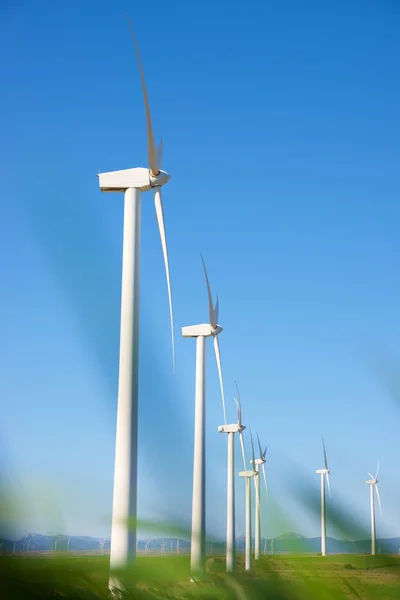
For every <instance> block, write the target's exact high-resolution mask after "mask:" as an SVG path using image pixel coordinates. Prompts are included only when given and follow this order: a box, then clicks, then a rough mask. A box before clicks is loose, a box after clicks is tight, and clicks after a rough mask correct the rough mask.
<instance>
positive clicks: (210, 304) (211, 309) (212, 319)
mask: <svg viewBox="0 0 400 600" xmlns="http://www.w3.org/2000/svg"><path fill="white" fill-rule="evenodd" d="M200 256H201V260H202V263H203V267H204V275H205V276H206V283H207V294H208V310H209V313H210V324H211V327H212V328H213V329H215V328H216V326H217V323H216V321H215V314H214V306H213V301H212V295H211V288H210V282H209V281H208V275H207V269H206V265H205V262H204V258H203V255H202V254H200Z"/></svg>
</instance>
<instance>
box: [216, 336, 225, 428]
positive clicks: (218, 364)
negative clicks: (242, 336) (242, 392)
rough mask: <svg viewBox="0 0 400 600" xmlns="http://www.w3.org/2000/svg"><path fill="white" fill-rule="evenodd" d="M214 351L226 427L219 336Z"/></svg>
mask: <svg viewBox="0 0 400 600" xmlns="http://www.w3.org/2000/svg"><path fill="white" fill-rule="evenodd" d="M214 351H215V360H216V361H217V369H218V375H219V385H220V387H221V398H222V408H223V411H224V424H225V425H226V408H225V393H224V382H223V379H222V369H221V356H220V353H219V344H218V336H216V335H214Z"/></svg>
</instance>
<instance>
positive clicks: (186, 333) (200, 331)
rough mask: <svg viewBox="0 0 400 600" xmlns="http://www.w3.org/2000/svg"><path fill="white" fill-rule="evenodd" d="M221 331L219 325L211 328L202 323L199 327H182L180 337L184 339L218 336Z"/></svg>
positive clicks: (207, 324)
mask: <svg viewBox="0 0 400 600" xmlns="http://www.w3.org/2000/svg"><path fill="white" fill-rule="evenodd" d="M221 331H223V328H222V327H220V326H219V325H217V326H216V327H213V326H212V325H210V324H209V323H203V324H201V325H188V326H187V327H182V336H183V337H186V338H195V337H200V336H203V337H211V336H212V335H219V334H220V333H221Z"/></svg>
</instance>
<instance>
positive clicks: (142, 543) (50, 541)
mask: <svg viewBox="0 0 400 600" xmlns="http://www.w3.org/2000/svg"><path fill="white" fill-rule="evenodd" d="M236 545H237V549H238V550H239V551H240V550H244V547H245V539H244V536H242V537H238V538H237V539H236ZM376 546H377V551H378V552H380V553H382V554H400V537H397V538H388V539H378V540H377V542H376ZM320 548H321V538H319V537H315V538H306V537H304V536H302V535H299V534H296V533H287V534H284V535H280V536H278V537H276V538H273V539H266V538H262V540H261V551H262V552H266V553H267V554H270V553H271V552H274V553H282V552H285V553H286V552H290V553H292V552H293V553H312V554H316V553H318V552H320ZM109 550H110V539H109V538H106V539H105V538H94V537H89V536H66V535H58V536H48V535H41V534H39V533H35V534H33V533H27V534H26V535H24V536H23V537H22V538H21V539H19V540H7V539H1V538H0V553H7V554H8V553H13V552H15V553H20V552H51V551H56V552H66V551H69V552H94V551H97V552H99V553H102V552H104V553H107V552H109ZM189 550H190V542H188V541H186V540H178V539H177V538H154V539H142V540H139V541H138V551H139V552H144V553H146V552H151V553H155V552H160V553H168V554H170V553H171V552H172V553H177V552H183V553H184V552H188V551H189ZM207 551H208V552H213V553H223V552H224V551H225V542H218V541H212V542H208V543H207ZM370 551H371V540H368V539H367V540H359V541H355V542H351V541H347V540H337V539H335V538H331V537H328V538H327V552H328V553H331V554H368V553H369V552H370Z"/></svg>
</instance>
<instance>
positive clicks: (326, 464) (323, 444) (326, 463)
mask: <svg viewBox="0 0 400 600" xmlns="http://www.w3.org/2000/svg"><path fill="white" fill-rule="evenodd" d="M322 447H323V449H324V460H325V469H328V470H329V467H328V461H327V459H326V450H325V442H324V438H322Z"/></svg>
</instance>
